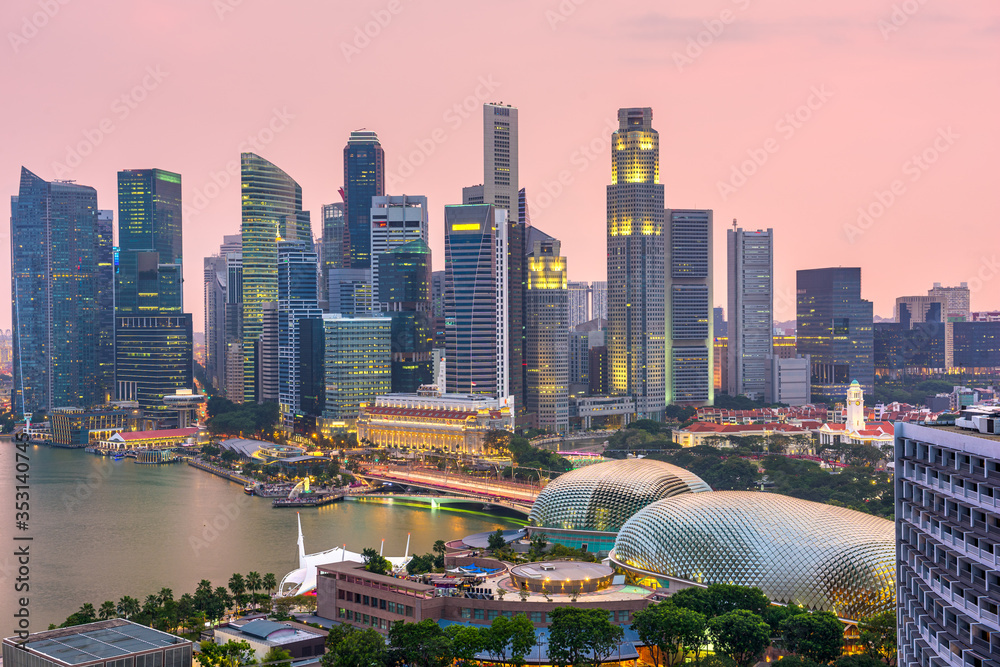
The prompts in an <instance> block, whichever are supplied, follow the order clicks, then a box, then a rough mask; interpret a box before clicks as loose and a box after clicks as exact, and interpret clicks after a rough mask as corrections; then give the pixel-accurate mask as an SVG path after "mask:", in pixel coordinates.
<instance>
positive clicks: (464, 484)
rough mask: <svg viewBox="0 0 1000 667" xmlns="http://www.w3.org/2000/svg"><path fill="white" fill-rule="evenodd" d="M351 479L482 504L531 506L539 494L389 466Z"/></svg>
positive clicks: (518, 487)
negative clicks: (469, 499) (440, 494)
mask: <svg viewBox="0 0 1000 667" xmlns="http://www.w3.org/2000/svg"><path fill="white" fill-rule="evenodd" d="M354 475H355V477H360V478H361V479H363V480H365V481H366V482H368V483H371V482H383V483H387V484H398V485H400V486H404V487H412V488H417V489H427V490H429V491H436V492H438V493H443V494H445V495H448V496H468V497H470V498H475V499H476V500H479V501H482V502H483V503H489V502H496V501H501V502H508V503H516V504H520V505H527V506H530V505H532V504H533V503H534V502H535V499H536V498H538V493H539V491H540V490H541V489H540V487H538V486H534V485H530V484H520V483H515V482H508V481H505V480H499V481H498V480H495V479H483V478H480V477H472V476H470V475H460V474H455V473H447V472H440V471H437V470H434V471H431V470H422V469H417V470H413V469H406V468H396V467H392V466H386V467H378V468H370V469H368V470H366V471H364V472H359V473H355V474H354Z"/></svg>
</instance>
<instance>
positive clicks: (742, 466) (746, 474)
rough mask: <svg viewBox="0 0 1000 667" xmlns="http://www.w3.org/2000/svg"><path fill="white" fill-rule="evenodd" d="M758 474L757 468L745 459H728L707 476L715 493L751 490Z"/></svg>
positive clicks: (758, 476)
mask: <svg viewBox="0 0 1000 667" xmlns="http://www.w3.org/2000/svg"><path fill="white" fill-rule="evenodd" d="M759 479H760V473H758V472H757V467H756V466H754V464H752V463H750V462H749V461H747V460H746V459H741V458H737V457H730V458H728V459H726V461H725V462H724V463H723V464H722V465H720V466H717V467H716V468H715V470H714V472H712V473H711V474H709V475H708V479H706V480H705V481H706V482H708V483H709V484H710V485H711V486H712V488H713V489H714V490H716V491H747V490H749V489H753V488H754V487H755V486H756V485H757V482H758V480H759Z"/></svg>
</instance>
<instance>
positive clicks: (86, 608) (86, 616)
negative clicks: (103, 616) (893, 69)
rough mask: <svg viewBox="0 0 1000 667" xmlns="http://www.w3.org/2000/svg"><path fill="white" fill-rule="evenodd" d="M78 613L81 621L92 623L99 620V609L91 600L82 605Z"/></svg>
mask: <svg viewBox="0 0 1000 667" xmlns="http://www.w3.org/2000/svg"><path fill="white" fill-rule="evenodd" d="M76 615H77V618H79V619H80V622H81V623H92V622H93V621H95V620H97V610H96V609H94V605H92V604H90V603H89V602H87V603H85V604H84V605H83V606H82V607H80V611H78V612H76Z"/></svg>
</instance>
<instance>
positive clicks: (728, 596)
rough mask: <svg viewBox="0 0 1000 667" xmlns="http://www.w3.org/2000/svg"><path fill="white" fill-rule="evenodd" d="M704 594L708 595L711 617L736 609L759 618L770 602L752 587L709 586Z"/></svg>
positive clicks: (731, 585) (733, 585)
mask: <svg viewBox="0 0 1000 667" xmlns="http://www.w3.org/2000/svg"><path fill="white" fill-rule="evenodd" d="M705 592H706V593H707V594H708V600H709V605H710V607H711V610H712V612H711V615H712V616H722V615H723V614H725V613H728V612H731V611H735V610H737V609H745V610H746V611H750V612H753V613H755V614H757V615H758V616H760V615H763V613H764V610H765V609H767V608H768V607H770V606H771V601H770V600H769V599H768V598H767V596H766V595H764V592H763V591H762V590H760V589H759V588H757V587H754V586H737V585H735V584H711V585H710V586H709V587H708V588H707V589H705Z"/></svg>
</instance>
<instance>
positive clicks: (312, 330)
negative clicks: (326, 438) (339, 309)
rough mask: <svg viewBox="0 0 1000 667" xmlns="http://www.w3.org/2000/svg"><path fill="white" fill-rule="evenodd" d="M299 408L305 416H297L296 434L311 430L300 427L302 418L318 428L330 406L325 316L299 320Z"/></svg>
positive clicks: (313, 427)
mask: <svg viewBox="0 0 1000 667" xmlns="http://www.w3.org/2000/svg"><path fill="white" fill-rule="evenodd" d="M298 335H299V409H300V411H301V415H302V417H303V418H304V419H300V418H299V417H298V415H297V418H296V420H295V421H296V428H295V432H296V433H308V430H309V429H303V428H299V424H300V423H301V422H302V421H305V422H307V423H308V425H309V426H311V427H312V428H311V430H315V428H316V424H315V422H316V419H315V418H316V417H319V416H321V415H322V414H323V408H324V406H325V405H326V331H325V330H324V328H323V317H322V316H320V317H308V318H303V319H301V320H299V332H298Z"/></svg>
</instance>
